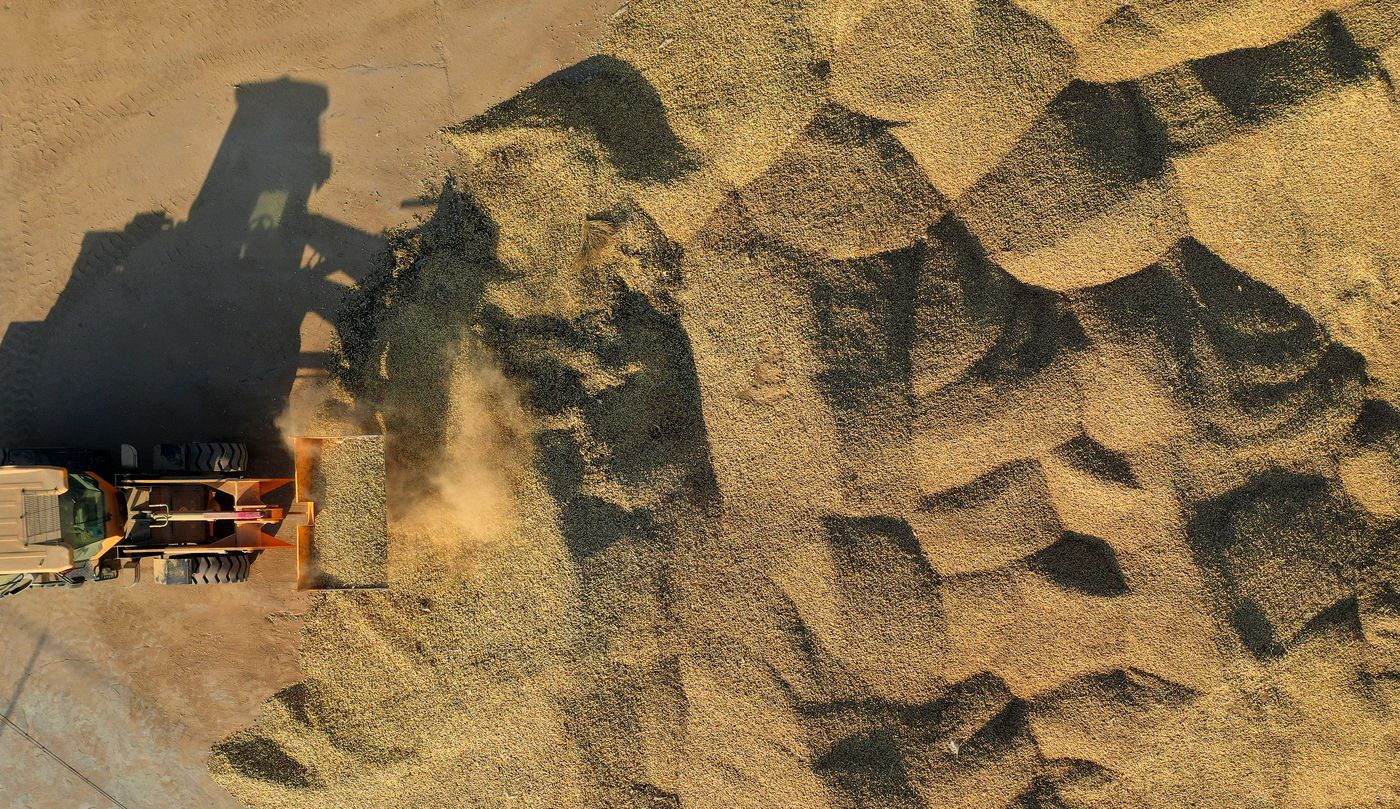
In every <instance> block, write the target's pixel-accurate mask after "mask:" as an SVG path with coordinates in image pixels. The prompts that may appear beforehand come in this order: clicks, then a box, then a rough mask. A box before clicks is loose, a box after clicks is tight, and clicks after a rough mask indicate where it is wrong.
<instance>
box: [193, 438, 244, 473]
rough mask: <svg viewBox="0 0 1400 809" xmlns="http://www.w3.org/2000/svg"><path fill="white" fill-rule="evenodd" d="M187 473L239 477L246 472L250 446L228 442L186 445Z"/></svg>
mask: <svg viewBox="0 0 1400 809" xmlns="http://www.w3.org/2000/svg"><path fill="white" fill-rule="evenodd" d="M185 471H187V472H189V473H190V474H192V475H237V474H239V473H242V472H246V471H248V446H247V445H246V444H233V443H227V442H218V443H192V444H186V445H185Z"/></svg>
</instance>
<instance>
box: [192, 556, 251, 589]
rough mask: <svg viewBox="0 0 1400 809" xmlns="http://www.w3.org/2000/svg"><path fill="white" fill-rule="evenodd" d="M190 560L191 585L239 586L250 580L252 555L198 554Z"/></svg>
mask: <svg viewBox="0 0 1400 809" xmlns="http://www.w3.org/2000/svg"><path fill="white" fill-rule="evenodd" d="M189 559H190V584H237V583H239V582H244V581H247V580H248V574H249V573H250V572H251V571H252V568H253V554H251V553H209V554H203V553H202V554H197V555H195V556H191V557H189Z"/></svg>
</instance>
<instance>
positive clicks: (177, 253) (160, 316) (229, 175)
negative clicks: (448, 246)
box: [0, 78, 384, 467]
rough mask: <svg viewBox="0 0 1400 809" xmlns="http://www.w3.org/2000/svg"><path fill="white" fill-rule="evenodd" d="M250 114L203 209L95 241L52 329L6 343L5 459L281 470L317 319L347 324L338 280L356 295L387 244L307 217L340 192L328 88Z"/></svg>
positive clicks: (271, 92) (310, 367)
mask: <svg viewBox="0 0 1400 809" xmlns="http://www.w3.org/2000/svg"><path fill="white" fill-rule="evenodd" d="M235 98H236V99H237V104H238V106H237V110H236V111H235V112H234V116H233V120H232V121H231V122H230V123H229V128H228V131H227V132H226V133H225V135H224V139H223V142H222V143H221V144H220V146H219V150H218V153H217V154H216V155H215V157H214V162H213V165H212V166H210V169H209V173H208V176H207V177H206V178H205V181H204V185H203V187H202V188H201V189H200V191H199V195H198V197H197V198H196V199H195V202H194V204H193V206H192V207H191V209H190V214H189V218H188V219H187V220H186V221H183V222H175V221H173V220H172V219H171V218H170V217H169V216H168V215H167V214H165V213H163V212H154V213H142V214H138V215H136V216H135V217H134V218H133V219H132V220H131V221H130V222H129V223H128V224H127V225H126V227H125V228H124V229H122V230H120V231H94V232H90V233H88V234H87V235H86V236H85V237H84V239H83V246H82V250H81V252H80V254H79V256H78V260H77V262H76V263H75V264H74V267H73V273H72V276H71V278H70V279H69V282H68V284H67V286H66V287H65V288H64V290H63V291H62V293H61V294H60V295H59V297H58V300H57V302H56V303H55V304H54V306H53V308H52V309H51V310H50V311H49V313H48V316H47V317H46V318H45V319H44V320H43V321H39V322H28V323H12V324H10V326H9V329H8V331H7V332H6V333H5V337H4V341H3V343H0V390H3V391H4V392H3V394H0V396H3V402H4V406H3V407H0V446H6V445H8V446H65V447H90V448H94V449H112V448H115V446H116V445H117V444H120V443H124V442H125V443H131V444H134V445H136V446H137V447H139V448H141V449H142V450H143V451H144V450H145V449H146V448H148V447H150V446H151V445H153V444H155V443H158V442H161V441H185V440H240V441H244V442H247V443H249V444H250V445H252V449H253V452H254V455H255V457H256V456H260V457H261V459H262V462H261V463H258V466H274V467H276V466H284V465H286V464H287V463H288V458H287V453H286V450H285V449H284V448H283V446H282V442H281V441H280V440H279V436H278V432H277V428H276V424H275V422H276V418H277V416H278V414H279V413H280V412H281V411H282V409H283V407H284V406H285V403H286V399H287V396H288V394H289V393H290V391H291V387H292V383H293V382H294V380H295V379H296V377H297V375H298V373H299V372H306V373H321V372H322V371H323V370H324V368H325V365H326V358H325V357H324V356H322V355H319V354H304V353H302V351H301V332H302V326H303V321H304V320H305V319H306V317H307V315H308V314H310V313H316V314H318V315H320V316H322V317H324V318H325V319H326V320H328V321H330V320H334V317H335V312H336V309H337V308H338V307H339V302H340V299H341V297H342V294H343V287H342V286H341V285H340V284H337V283H335V282H334V281H332V280H329V279H328V276H330V275H332V274H334V273H337V272H341V273H344V274H345V275H346V276H348V277H349V278H350V279H353V280H358V279H359V278H360V277H361V276H362V275H363V274H364V272H365V271H366V269H367V268H368V266H369V265H370V263H371V262H372V260H373V259H374V257H375V255H376V254H377V253H378V252H379V251H381V250H382V249H383V247H384V242H383V240H382V239H380V238H378V237H376V236H373V235H370V234H368V233H364V232H361V231H359V230H356V229H354V228H351V227H348V226H346V225H343V224H340V223H338V222H334V221H331V220H329V219H326V218H324V217H321V216H318V215H316V214H313V213H310V212H309V211H308V210H307V202H308V200H309V198H310V196H311V193H312V192H313V191H314V190H315V189H317V188H318V187H320V185H321V184H322V183H324V182H325V181H326V179H327V178H328V177H329V176H330V173H331V161H330V156H329V155H328V154H326V153H324V152H322V151H321V130H320V118H321V115H322V113H324V112H325V110H326V108H327V106H328V103H329V96H328V94H327V92H326V89H325V87H323V86H322V85H319V84H312V83H307V82H300V81H292V80H290V79H287V78H282V79H278V80H275V81H268V82H258V83H253V84H245V85H241V86H239V87H238V88H237V89H236V92H235Z"/></svg>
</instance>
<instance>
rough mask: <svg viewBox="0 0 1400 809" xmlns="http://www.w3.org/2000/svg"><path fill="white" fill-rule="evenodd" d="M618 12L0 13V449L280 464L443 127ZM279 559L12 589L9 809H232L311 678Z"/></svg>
mask: <svg viewBox="0 0 1400 809" xmlns="http://www.w3.org/2000/svg"><path fill="white" fill-rule="evenodd" d="M620 3H621V0H602V1H600V0H515V1H513V2H510V1H507V0H334V1H332V0H310V2H300V3H291V2H286V0H245V2H239V3H232V4H224V3H218V4H216V3H213V2H205V3H200V2H174V0H139V1H138V0H104V2H100V3H99V2H96V0H85V1H79V0H52V1H51V2H45V3H28V2H13V3H6V4H4V7H3V10H0V193H3V199H0V203H3V204H0V255H3V256H5V261H4V263H3V264H0V329H3V332H4V336H3V340H0V444H3V445H11V446H13V445H30V446H33V445H55V444H61V445H67V446H72V445H93V446H114V445H115V444H117V443H120V442H130V443H133V444H137V445H146V444H150V443H153V442H156V441H160V440H201V439H203V440H208V439H243V440H247V441H249V442H250V443H251V444H252V446H253V449H254V452H255V454H256V455H257V456H259V457H260V458H261V459H262V463H261V464H255V465H258V466H259V467H260V468H259V469H258V470H257V471H261V472H265V473H268V474H285V473H286V472H287V464H286V460H287V459H286V453H285V451H284V450H283V448H282V442H281V440H280V438H279V435H278V431H277V428H276V421H277V419H278V417H279V415H280V414H282V413H283V412H284V411H285V410H286V408H287V402H288V400H289V398H290V397H294V396H302V395H307V393H308V391H311V390H313V389H314V387H315V386H316V385H317V384H319V382H318V380H319V379H320V378H321V377H323V375H324V362H325V358H326V353H325V352H326V350H327V348H328V347H329V342H330V339H331V335H332V329H331V327H330V325H329V318H331V317H333V315H334V312H335V307H336V305H337V301H338V299H339V296H340V293H341V290H342V289H343V288H344V287H345V286H346V285H348V284H350V283H352V282H353V281H354V280H355V279H356V278H358V277H359V276H360V275H361V274H362V273H363V272H364V271H365V268H366V266H367V264H368V262H369V261H370V259H371V257H372V256H373V255H374V253H375V251H376V250H378V248H379V246H380V244H381V241H380V239H379V236H378V234H379V233H380V232H381V231H382V229H383V228H385V227H387V226H391V225H394V224H396V223H399V222H402V221H404V220H406V219H408V218H410V217H411V216H412V215H413V214H415V213H422V212H426V209H424V208H422V207H421V203H420V202H418V201H417V200H418V199H419V198H420V197H422V196H423V195H424V190H425V189H424V187H423V185H422V180H423V179H424V178H426V177H431V176H434V175H435V174H437V173H438V171H439V170H438V168H437V161H438V158H439V155H440V154H441V152H440V151H439V149H440V147H438V146H436V145H435V141H434V139H433V138H432V134H433V132H434V131H435V130H436V129H438V128H439V127H441V126H443V125H446V124H448V123H452V122H454V121H458V120H461V119H464V118H466V117H469V116H471V115H473V114H475V113H477V112H480V111H481V110H483V109H485V108H486V107H488V106H489V105H490V104H491V103H493V102H495V101H498V100H501V99H504V98H507V97H509V96H510V95H513V94H514V93H515V92H516V91H518V90H519V89H521V88H522V87H524V86H526V85H527V84H529V83H531V82H533V81H535V80H538V79H540V78H543V77H544V76H546V75H547V74H549V73H550V72H552V71H554V70H556V69H558V68H561V67H564V66H567V65H569V64H572V63H573V62H575V61H577V60H579V59H580V58H582V57H583V56H584V55H585V51H586V49H587V47H588V45H589V44H590V43H591V42H592V40H593V38H594V37H595V36H596V34H597V33H598V30H599V28H600V25H601V24H602V22H603V21H605V20H606V18H607V16H608V15H609V14H611V13H612V12H613V11H615V10H616V8H617V7H618V5H620ZM206 8H207V10H204V9H206ZM291 563H292V560H291V558H290V556H289V555H288V556H286V557H285V558H277V557H273V556H270V555H269V556H264V558H263V559H262V560H260V561H259V564H258V566H257V567H256V568H255V571H256V572H255V576H254V581H253V582H251V583H250V584H248V585H244V586H232V587H210V588H163V587H160V586H157V585H155V584H152V583H139V584H129V583H125V582H122V583H105V584H98V585H89V586H87V587H85V588H83V589H80V590H71V591H65V590H46V591H30V592H28V593H25V594H23V595H21V596H18V597H16V598H11V599H6V600H4V601H3V602H0V712H2V713H3V715H4V717H6V719H7V720H8V722H5V721H0V806H5V807H63V808H64V809H71V808H72V807H110V806H119V807H129V809H137V808H138V807H174V806H201V807H207V808H208V809H217V807H231V806H237V805H238V804H237V802H236V801H234V800H233V799H232V798H231V797H229V796H228V795H227V794H226V793H224V792H223V791H222V790H221V789H220V788H219V787H218V786H216V785H215V784H214V783H213V782H211V781H210V780H209V778H208V777H207V775H206V774H205V770H204V757H205V755H206V754H207V751H208V748H209V746H210V744H212V743H213V742H214V741H216V740H217V739H218V738H220V737H222V736H223V735H225V734H227V733H228V732H230V731H232V730H234V729H235V728H237V727H239V726H240V725H242V724H243V723H245V722H247V721H248V720H249V719H250V718H251V717H252V716H253V714H254V712H255V711H256V709H257V706H258V705H259V704H260V703H261V701H262V700H263V699H265V698H266V697H267V696H268V695H269V694H271V693H272V692H274V691H276V690H277V689H278V688H281V687H282V686H284V685H286V684H288V683H290V682H292V681H294V680H295V679H297V677H298V669H297V642H298V632H299V627H300V616H301V614H302V613H303V612H304V610H305V609H306V607H307V605H308V603H309V598H316V597H324V596H306V595H303V594H297V593H295V592H294V591H293V590H292V570H291ZM9 723H13V724H9Z"/></svg>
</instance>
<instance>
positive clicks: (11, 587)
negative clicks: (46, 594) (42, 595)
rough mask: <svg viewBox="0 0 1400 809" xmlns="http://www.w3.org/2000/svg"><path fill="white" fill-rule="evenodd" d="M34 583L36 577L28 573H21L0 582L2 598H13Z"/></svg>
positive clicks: (0, 596)
mask: <svg viewBox="0 0 1400 809" xmlns="http://www.w3.org/2000/svg"><path fill="white" fill-rule="evenodd" d="M33 583H34V577H33V576H31V575H30V574H28V573H20V574H18V575H16V576H12V577H10V578H8V579H4V580H3V581H0V598H4V597H5V596H12V595H14V594H15V593H18V592H21V591H23V590H25V589H27V588H28V587H29V585H31V584H33Z"/></svg>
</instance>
